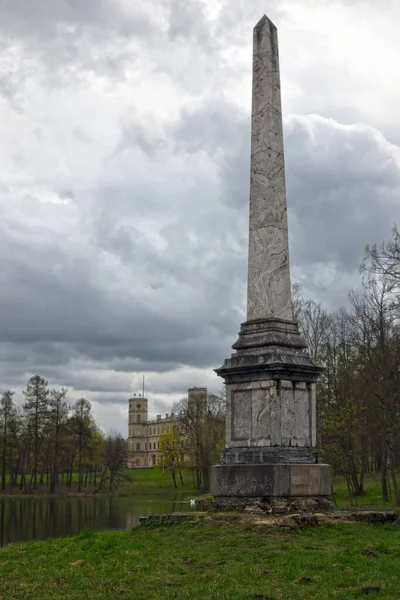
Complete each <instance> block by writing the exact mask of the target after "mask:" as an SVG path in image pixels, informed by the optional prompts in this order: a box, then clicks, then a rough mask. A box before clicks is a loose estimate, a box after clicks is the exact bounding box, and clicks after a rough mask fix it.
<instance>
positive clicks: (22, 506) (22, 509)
mask: <svg viewBox="0 0 400 600" xmlns="http://www.w3.org/2000/svg"><path fill="white" fill-rule="evenodd" d="M193 510H199V508H198V506H197V507H196V506H192V505H190V503H189V501H188V500H186V499H185V498H183V497H182V496H179V495H178V496H162V497H160V496H130V497H121V498H120V497H117V496H96V497H86V498H84V497H80V498H73V497H71V498H0V547H2V546H4V545H6V544H9V543H10V542H24V541H28V540H43V539H46V538H48V537H60V536H69V535H77V534H79V532H80V531H82V529H92V530H98V529H128V528H130V527H132V526H133V525H135V524H137V523H138V522H139V517H141V516H147V515H155V514H158V515H159V514H165V513H171V512H181V511H182V512H188V511H193Z"/></svg>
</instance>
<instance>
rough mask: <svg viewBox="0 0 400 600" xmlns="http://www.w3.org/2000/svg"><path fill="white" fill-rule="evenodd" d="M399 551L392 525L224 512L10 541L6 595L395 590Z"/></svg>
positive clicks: (250, 595) (2, 561)
mask: <svg viewBox="0 0 400 600" xmlns="http://www.w3.org/2000/svg"><path fill="white" fill-rule="evenodd" d="M247 519H248V518H247ZM365 550H366V551H367V552H363V551H365ZM399 560H400V531H399V529H398V528H397V527H396V526H394V525H390V526H389V525H387V526H371V525H367V524H361V523H337V524H329V525H324V526H321V527H319V528H312V529H302V530H295V531H290V530H285V529H280V528H276V529H273V528H268V527H266V526H263V525H257V524H256V523H254V522H252V521H248V520H243V517H237V516H236V515H231V516H229V515H217V516H214V517H204V518H199V519H198V520H195V521H187V522H184V523H181V524H176V523H174V524H161V525H152V526H142V527H136V528H134V529H133V530H132V531H131V532H127V531H115V532H114V531H113V532H100V533H91V532H87V533H84V534H81V535H80V536H79V537H75V538H67V539H54V540H48V541H45V542H38V543H28V544H24V545H18V546H12V545H11V546H8V547H6V548H4V549H3V550H0V599H1V600H6V599H7V600H8V599H12V598H19V599H24V600H28V599H32V600H33V599H37V598H40V599H41V600H49V599H55V598H65V599H68V600H78V599H79V600H83V599H86V598H88V599H89V598H90V599H92V598H96V599H99V600H113V599H115V600H117V599H128V598H134V599H135V600H141V599H143V600H145V599H146V600H152V599H157V600H158V599H160V598H162V599H163V600H169V599H172V598H173V599H176V600H181V599H182V600H183V599H191V600H192V599H207V600H209V599H211V598H212V599H213V600H219V599H221V600H222V599H226V600H228V599H229V600H237V599H249V600H250V599H256V598H258V599H259V600H262V599H264V600H287V599H289V600H297V599H307V600H312V599H318V600H330V599H341V600H349V599H352V598H363V597H365V590H364V593H363V591H362V590H363V588H379V591H378V592H371V593H370V594H368V595H369V597H373V598H374V597H376V598H379V599H389V598H391V599H398V598H399V590H400V569H399Z"/></svg>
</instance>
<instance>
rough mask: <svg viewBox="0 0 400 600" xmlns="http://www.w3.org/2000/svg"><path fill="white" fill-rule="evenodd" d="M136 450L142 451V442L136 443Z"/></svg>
mask: <svg viewBox="0 0 400 600" xmlns="http://www.w3.org/2000/svg"><path fill="white" fill-rule="evenodd" d="M136 450H140V442H136Z"/></svg>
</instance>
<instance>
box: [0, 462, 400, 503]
mask: <svg viewBox="0 0 400 600" xmlns="http://www.w3.org/2000/svg"><path fill="white" fill-rule="evenodd" d="M125 473H126V474H127V475H128V476H129V478H130V481H124V482H122V483H121V484H120V485H119V487H118V489H117V490H115V491H114V492H113V493H114V494H116V495H120V496H138V495H147V494H152V495H158V494H160V495H165V494H184V495H186V496H194V495H198V494H199V493H198V492H196V490H195V488H194V482H193V473H192V472H191V471H189V470H185V471H184V472H183V481H184V485H183V486H182V485H181V483H180V482H179V485H178V488H177V489H176V488H174V485H173V482H172V478H171V475H170V474H169V472H168V471H167V470H165V471H162V470H160V469H131V470H128V469H127V470H126V471H125ZM74 481H75V480H74ZM332 483H333V490H334V497H335V502H336V504H337V506H338V508H348V507H350V506H353V507H359V508H365V507H369V506H371V507H374V508H381V509H387V508H391V507H393V506H394V504H393V503H394V499H393V494H390V495H391V499H390V501H389V502H387V503H385V502H383V501H382V491H381V482H380V474H379V473H373V474H368V475H366V477H365V493H364V494H363V495H362V496H358V497H356V498H350V497H349V494H348V491H347V485H346V481H345V479H344V478H343V477H335V478H334V479H333V482H332ZM389 491H391V490H389ZM92 493H93V486H92V487H88V488H84V489H83V490H82V494H81V495H90V494H92ZM37 494H40V495H48V494H49V491H48V488H47V487H45V486H44V487H43V488H42V489H40V490H39V491H38V492H35V493H34V494H33V495H37ZM2 495H3V493H2V492H1V491H0V497H1V496H2ZM5 495H7V496H10V495H21V493H20V492H18V490H13V491H7V492H6V494H5ZM23 495H26V494H23ZM58 495H72V496H77V495H79V494H77V492H76V491H74V490H72V491H71V490H68V489H67V488H61V487H60V488H59V490H58Z"/></svg>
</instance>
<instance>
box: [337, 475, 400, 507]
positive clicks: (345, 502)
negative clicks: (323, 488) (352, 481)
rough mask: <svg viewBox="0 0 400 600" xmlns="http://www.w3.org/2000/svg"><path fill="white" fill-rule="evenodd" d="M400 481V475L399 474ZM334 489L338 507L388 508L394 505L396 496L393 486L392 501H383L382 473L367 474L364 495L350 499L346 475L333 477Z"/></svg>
mask: <svg viewBox="0 0 400 600" xmlns="http://www.w3.org/2000/svg"><path fill="white" fill-rule="evenodd" d="M397 478H398V480H399V481H400V478H399V475H397ZM332 483H333V491H334V494H335V500H336V504H337V506H338V508H348V507H349V506H352V507H358V508H367V507H374V508H375V509H377V508H380V509H388V508H392V507H394V498H393V493H392V490H391V487H389V492H390V498H391V499H390V502H383V500H382V488H381V476H380V473H369V474H368V475H366V476H365V482H364V484H365V485H364V487H365V493H364V494H363V495H362V496H357V497H355V498H352V499H350V498H349V493H348V491H347V485H346V481H345V479H344V477H335V478H334V479H333V482H332Z"/></svg>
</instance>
